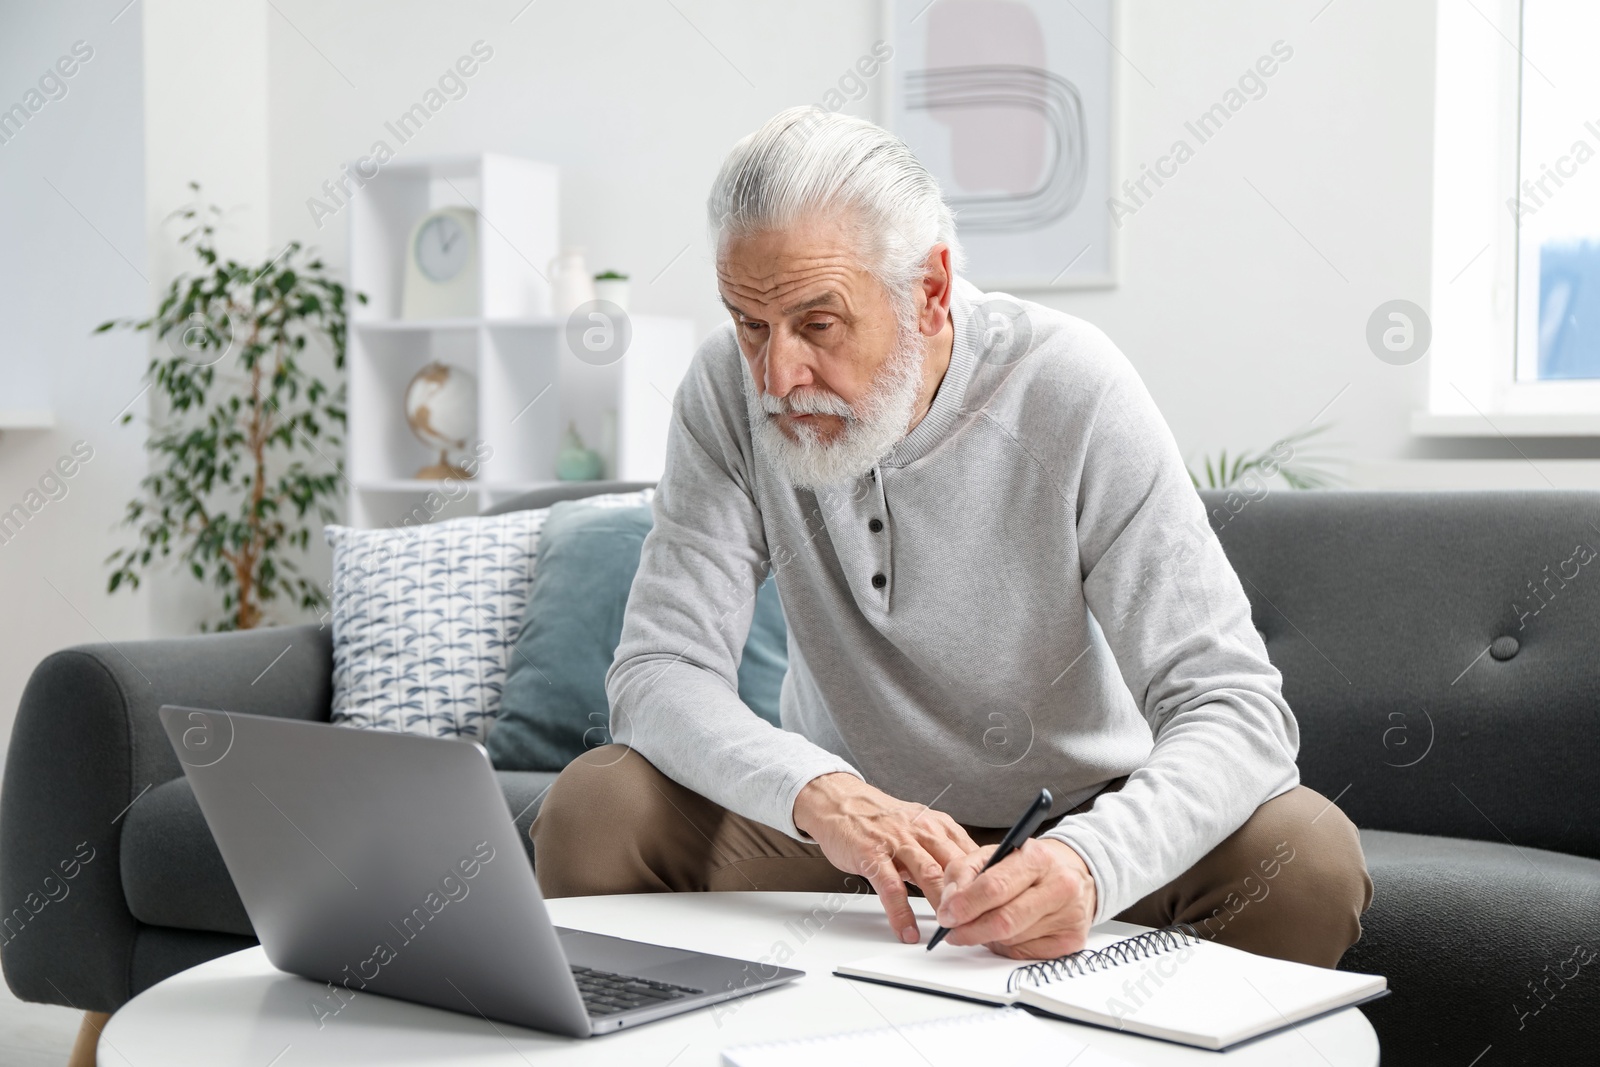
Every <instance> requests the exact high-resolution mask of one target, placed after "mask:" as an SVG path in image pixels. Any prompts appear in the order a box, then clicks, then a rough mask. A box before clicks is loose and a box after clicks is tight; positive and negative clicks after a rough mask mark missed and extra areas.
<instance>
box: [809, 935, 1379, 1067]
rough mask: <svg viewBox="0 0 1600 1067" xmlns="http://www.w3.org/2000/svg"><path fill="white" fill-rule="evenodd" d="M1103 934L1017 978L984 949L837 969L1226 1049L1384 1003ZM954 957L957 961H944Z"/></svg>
mask: <svg viewBox="0 0 1600 1067" xmlns="http://www.w3.org/2000/svg"><path fill="white" fill-rule="evenodd" d="M1194 935H1195V931H1194V930H1193V929H1192V928H1190V927H1175V926H1167V927H1162V928H1161V929H1159V930H1148V929H1145V928H1144V927H1139V926H1130V925H1128V924H1127V923H1119V922H1115V921H1113V922H1106V923H1102V924H1101V925H1099V926H1097V927H1095V928H1094V930H1092V931H1091V932H1090V935H1089V941H1088V944H1087V945H1085V946H1084V948H1083V950H1082V951H1080V952H1074V953H1073V954H1071V955H1070V956H1062V957H1061V958H1060V959H1055V960H1044V961H1042V962H1039V963H1033V964H1027V965H1023V966H1018V965H1017V963H1016V962H1015V961H1014V960H1008V959H1005V958H1003V957H1000V956H996V955H994V954H993V953H991V952H990V951H989V950H988V949H986V948H982V947H980V946H957V945H950V946H945V945H941V946H939V947H938V948H937V949H935V950H934V951H932V952H927V951H924V949H923V947H922V946H921V945H907V946H905V947H904V948H903V949H902V950H900V951H896V952H891V953H887V954H885V955H882V956H873V957H871V958H870V959H864V960H856V961H855V962H854V963H848V964H844V965H843V966H840V967H838V968H836V969H835V971H834V973H835V974H838V975H842V976H843V977H846V978H863V979H866V980H868V981H872V982H884V983H887V984H889V985H896V986H904V987H906V988H909V989H921V990H926V991H928V992H933V993H944V994H946V995H949V996H956V997H965V998H968V999H970V1000H981V1001H986V1002H988V1003H991V1004H1023V1005H1026V1006H1028V1007H1031V1008H1035V1009H1037V1010H1039V1011H1042V1012H1046V1013H1048V1014H1050V1015H1057V1016H1060V1017H1061V1018H1064V1019H1071V1020H1073V1021H1074V1022H1083V1023H1094V1024H1096V1025H1099V1026H1108V1027H1112V1028H1113V1029H1117V1030H1127V1031H1129V1032H1132V1033H1137V1034H1144V1035H1146V1036H1149V1037H1160V1038H1165V1039H1166V1040H1168V1041H1178V1042H1181V1043H1183V1044H1185V1045H1195V1046H1197V1047H1199V1048H1207V1049H1223V1048H1227V1047H1228V1046H1230V1045H1234V1044H1237V1043H1238V1042H1240V1041H1244V1040H1246V1039H1248V1038H1252V1037H1256V1036H1258V1035H1260V1034H1265V1033H1270V1032H1271V1031H1273V1030H1276V1029H1278V1028H1280V1027H1284V1026H1288V1025H1290V1024H1292V1023H1297V1022H1300V1021H1301V1020H1303V1019H1309V1018H1311V1017H1313V1016H1316V1015H1321V1014H1323V1013H1324V1012H1328V1011H1332V1010H1334V1009H1335V1008H1342V1007H1345V1006H1347V1005H1350V1004H1356V1003H1360V1002H1361V1001H1364V1000H1370V999H1372V998H1373V997H1376V996H1381V995H1382V994H1383V993H1384V992H1385V990H1386V986H1387V983H1386V982H1385V980H1384V979H1383V977H1382V976H1381V975H1375V974H1357V973H1354V972H1351V971H1333V970H1328V969H1326V968H1323V967H1308V966H1306V965H1305V964H1302V963H1287V962H1285V961H1283V960H1276V959H1271V958H1269V957H1267V956H1257V955H1254V954H1252V953H1249V952H1242V951H1240V950H1239V949H1235V948H1228V947H1227V946H1226V945H1219V944H1217V943H1216V942H1214V941H1204V940H1201V939H1199V938H1198V937H1196V936H1194ZM947 948H948V951H946V949H947Z"/></svg>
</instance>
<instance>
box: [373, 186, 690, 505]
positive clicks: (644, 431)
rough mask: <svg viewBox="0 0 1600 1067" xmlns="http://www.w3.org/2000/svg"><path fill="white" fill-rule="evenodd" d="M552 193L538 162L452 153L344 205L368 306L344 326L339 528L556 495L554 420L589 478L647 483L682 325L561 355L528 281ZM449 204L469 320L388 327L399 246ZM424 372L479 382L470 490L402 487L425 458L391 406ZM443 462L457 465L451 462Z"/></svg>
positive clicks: (550, 217) (683, 358)
mask: <svg viewBox="0 0 1600 1067" xmlns="http://www.w3.org/2000/svg"><path fill="white" fill-rule="evenodd" d="M556 188H557V180H556V168H554V167H553V166H550V165H548V164H544V163H534V162H531V161H526V160H518V159H512V158H510V157H506V156H497V155H492V154H484V155H475V156H451V157H444V158H439V159H432V160H427V159H423V160H408V161H406V162H405V163H403V164H401V163H391V164H389V165H387V166H385V167H384V168H383V170H382V172H381V173H380V174H379V175H378V176H377V177H376V178H374V179H372V180H371V181H369V182H368V183H367V185H366V187H365V188H363V189H362V190H360V192H359V193H358V194H357V196H356V198H355V200H354V201H353V202H352V204H351V210H350V277H351V284H352V287H353V288H355V289H358V290H360V291H362V292H365V293H366V294H367V295H368V298H369V302H368V303H367V304H365V305H355V306H354V308H353V309H352V317H351V331H350V353H349V356H350V358H349V373H350V425H349V434H348V439H349V453H348V454H349V472H350V480H351V487H352V488H351V493H350V516H349V521H350V522H351V523H352V524H354V525H356V526H362V527H371V526H378V525H396V524H403V523H416V522H425V521H436V520H438V519H445V518H454V517H456V516H458V515H471V514H476V513H477V512H478V511H480V510H482V509H483V508H485V507H488V506H490V505H492V504H495V503H499V502H502V501H504V500H506V499H508V498H510V497H513V496H516V495H518V494H521V493H525V492H528V491H530V490H533V489H537V488H543V487H548V486H553V485H559V484H562V483H561V482H559V481H558V480H557V479H556V459H557V454H558V452H559V449H560V446H561V441H562V438H563V436H564V434H565V432H566V428H567V426H568V424H569V423H571V424H574V425H576V427H577V430H578V433H579V435H580V436H581V437H582V439H583V442H584V444H585V445H587V446H588V447H590V448H593V449H595V450H596V451H598V452H600V454H601V456H602V457H603V458H604V460H605V469H604V471H603V473H602V477H604V478H620V479H627V480H638V481H649V480H655V479H659V478H660V477H661V474H662V471H663V466H664V462H665V455H664V452H665V445H666V439H667V429H668V426H669V425H670V423H671V418H672V403H671V398H672V395H673V393H674V392H675V391H676V390H677V387H678V383H679V382H680V381H682V379H683V376H684V374H685V372H686V371H687V370H688V366H689V362H690V360H691V359H692V357H693V354H694V327H693V323H692V321H691V320H689V319H687V318H677V317H671V316H663V315H633V316H630V323H631V328H632V341H631V343H630V346H629V349H628V351H627V352H626V354H625V355H624V356H623V357H622V358H621V359H619V360H617V361H616V362H615V363H612V364H610V365H608V366H603V367H596V366H592V365H590V364H587V363H584V362H583V361H581V360H579V359H578V358H577V357H576V356H574V355H573V354H572V353H571V351H570V350H569V348H568V345H567V338H566V327H567V319H566V317H564V316H553V315H550V314H549V313H548V312H549V288H548V285H547V283H546V282H545V280H544V278H543V275H542V273H541V270H542V267H543V265H544V264H546V263H548V262H549V260H550V259H551V258H552V257H554V255H555V253H556V251H557V248H558V241H557V232H556ZM448 205H463V206H468V207H472V208H474V209H476V210H477V211H478V213H479V217H480V222H481V224H480V227H479V236H480V242H479V248H480V255H481V256H482V259H481V262H480V268H481V269H480V275H479V276H480V278H481V280H482V281H481V290H480V309H479V310H480V314H479V315H478V316H474V317H468V318H460V319H430V320H403V319H400V318H398V316H399V313H400V307H401V285H402V279H403V277H404V273H405V272H404V265H405V255H406V247H405V243H406V239H407V237H408V236H409V234H410V232H411V228H412V227H413V226H414V225H415V223H416V221H417V219H418V218H420V217H421V216H422V215H423V214H424V213H425V212H427V211H430V210H432V209H434V208H438V207H443V206H448ZM535 264H538V265H539V266H537V267H536V266H535ZM435 360H437V361H439V362H441V363H448V364H454V365H456V366H460V367H463V368H465V369H466V370H468V371H470V372H472V373H473V374H474V375H475V376H476V377H477V379H478V412H477V415H478V425H477V432H476V439H475V441H474V442H473V444H482V445H487V446H488V449H489V454H488V457H487V458H486V459H485V460H484V461H483V463H482V466H481V468H480V469H479V470H478V472H477V475H478V476H477V477H476V478H474V479H473V480H471V481H470V482H466V483H461V482H435V481H429V480H421V479H418V478H417V477H416V473H417V471H418V470H420V469H422V468H423V467H425V466H427V465H428V464H431V463H434V462H436V461H437V460H438V458H439V457H438V453H437V452H431V451H430V450H429V449H427V448H426V447H425V446H424V445H423V444H422V442H420V441H418V440H417V439H416V437H415V435H413V434H412V433H411V429H410V427H409V426H408V425H407V423H406V419H405V413H404V404H403V396H404V392H405V388H406V385H407V383H408V382H410V380H411V378H412V377H413V376H414V375H415V374H416V373H417V371H419V370H421V369H422V367H423V366H425V365H426V364H428V363H429V362H432V361H435ZM469 451H470V446H469ZM451 458H452V459H454V460H456V461H458V462H459V461H460V459H461V458H462V454H461V453H452V454H451ZM441 501H443V502H444V503H443V504H441Z"/></svg>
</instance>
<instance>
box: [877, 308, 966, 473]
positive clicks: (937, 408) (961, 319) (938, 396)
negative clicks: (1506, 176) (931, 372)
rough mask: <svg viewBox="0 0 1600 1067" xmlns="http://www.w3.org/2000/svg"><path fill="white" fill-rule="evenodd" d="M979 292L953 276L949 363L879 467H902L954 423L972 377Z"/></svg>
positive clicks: (942, 436)
mask: <svg viewBox="0 0 1600 1067" xmlns="http://www.w3.org/2000/svg"><path fill="white" fill-rule="evenodd" d="M979 295H981V294H980V293H979V291H978V289H977V287H976V286H974V285H973V284H972V283H971V282H969V281H967V280H966V279H965V278H957V279H956V284H955V289H954V291H953V292H952V293H951V297H950V322H951V325H952V327H953V328H954V331H955V339H954V342H953V343H952V345H951V348H950V366H949V367H948V368H946V370H945V372H944V379H943V380H942V381H941V382H940V383H939V389H938V392H936V393H934V396H933V404H932V405H931V406H930V407H929V408H928V413H927V414H926V415H924V416H923V417H922V421H921V422H919V423H917V426H916V429H914V430H912V431H911V432H910V433H908V434H906V436H904V437H902V438H901V439H900V440H899V441H898V442H896V443H895V446H894V447H893V448H891V449H890V450H889V452H888V454H887V455H885V456H884V457H883V459H882V460H881V461H880V463H879V466H883V467H904V466H906V465H908V464H910V463H912V462H914V461H916V460H918V459H921V458H922V457H923V456H925V455H927V454H928V453H929V452H931V451H933V449H934V447H935V446H936V445H938V443H939V442H940V441H941V440H943V439H944V436H945V434H946V433H947V432H949V430H950V427H951V426H953V425H955V421H956V419H957V418H958V417H959V416H960V415H961V409H962V406H963V404H964V403H965V401H966V397H967V383H968V382H970V381H971V380H972V368H973V364H974V362H975V360H976V352H977V345H976V343H975V341H974V340H973V336H972V325H973V318H972V309H973V306H974V303H975V298H976V297H977V296H979Z"/></svg>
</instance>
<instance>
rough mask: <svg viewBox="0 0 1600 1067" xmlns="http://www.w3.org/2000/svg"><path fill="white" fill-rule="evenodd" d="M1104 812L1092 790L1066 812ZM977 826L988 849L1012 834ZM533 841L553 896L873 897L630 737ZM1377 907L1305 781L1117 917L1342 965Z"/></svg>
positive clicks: (592, 765)
mask: <svg viewBox="0 0 1600 1067" xmlns="http://www.w3.org/2000/svg"><path fill="white" fill-rule="evenodd" d="M1123 781H1124V779H1117V780H1116V781H1113V782H1112V783H1111V784H1110V785H1109V786H1107V788H1106V789H1105V790H1102V793H1104V792H1111V791H1114V790H1116V789H1119V788H1121V786H1122V783H1123ZM1093 806H1094V798H1090V799H1089V800H1088V801H1085V802H1084V803H1083V804H1080V805H1079V806H1078V807H1077V808H1074V809H1073V811H1072V812H1069V813H1067V814H1074V813H1077V812H1082V811H1087V810H1089V809H1090V808H1092V807H1093ZM1063 817H1064V816H1063ZM1050 825H1051V823H1046V827H1048V826H1050ZM966 829H967V832H968V833H970V834H971V835H972V838H973V840H975V841H977V842H978V843H979V844H980V845H985V844H993V843H995V842H997V841H999V840H1000V838H1001V837H1002V836H1004V834H1005V829H1006V828H1005V827H999V828H994V827H973V826H969V827H967V828H966ZM532 836H533V844H534V861H535V869H536V871H537V873H538V877H539V886H540V888H541V890H543V892H544V894H545V896H547V897H567V896H588V895H595V894H605V893H649V892H707V891H713V892H715V891H730V890H789V891H796V892H846V893H862V892H871V891H872V887H871V886H870V885H869V884H868V882H867V880H866V879H865V878H862V877H860V876H858V875H852V874H845V873H844V872H843V871H840V870H838V869H837V868H835V867H834V866H833V865H832V864H831V863H829V862H828V860H827V858H826V857H825V856H823V854H822V850H821V849H820V848H818V847H817V846H816V845H811V844H806V843H805V842H802V841H797V840H795V839H794V838H792V837H790V836H788V835H787V834H785V833H783V832H781V831H779V830H775V829H773V828H772V827H770V826H766V825H764V824H762V823H758V822H754V821H752V820H750V819H746V818H744V817H743V816H741V815H736V814H734V813H733V812H730V811H728V810H727V809H726V808H723V807H721V806H720V805H717V804H714V803H712V802H711V801H709V800H707V799H706V798H705V797H702V796H700V795H699V794H697V793H694V792H691V791H690V790H688V789H686V788H684V787H683V786H681V785H679V784H678V783H677V782H675V781H673V780H672V779H670V778H668V777H667V776H666V775H664V774H662V773H661V772H660V771H659V770H657V769H656V768H655V767H654V766H653V765H652V764H651V763H650V762H649V761H648V760H646V759H645V758H644V757H643V756H641V755H639V754H638V753H637V752H634V751H633V750H631V749H629V748H627V747H626V746H623V745H606V746H605V747H603V748H596V749H591V750H589V751H588V752H585V753H584V754H583V755H582V756H580V757H579V758H578V759H576V760H574V761H573V762H572V763H571V764H569V765H568V766H567V768H566V770H564V771H562V772H561V775H560V777H559V778H557V779H556V782H555V784H554V785H553V786H551V788H550V793H549V795H548V796H546V797H545V801H544V806H543V807H542V808H540V810H539V817H538V819H536V820H535V821H534V824H533V829H532ZM1371 902H1372V880H1371V878H1369V877H1368V876H1367V867H1366V860H1365V858H1364V857H1363V856H1362V853H1361V841H1360V839H1359V837H1358V836H1357V834H1356V828H1355V826H1354V825H1352V824H1351V822H1350V820H1349V819H1347V818H1346V817H1345V815H1344V813H1343V812H1341V811H1340V810H1339V809H1338V808H1336V807H1334V806H1333V804H1332V802H1330V801H1329V800H1327V799H1326V798H1324V797H1323V796H1322V795H1321V794H1320V793H1317V792H1315V791H1313V790H1311V789H1307V788H1306V787H1304V786H1297V787H1296V788H1294V789H1291V790H1290V791H1289V792H1287V793H1284V794H1283V795H1282V796H1278V797H1274V798H1273V799H1272V800H1269V801H1267V802H1266V803H1265V804H1263V805H1261V806H1260V807H1259V808H1257V809H1256V812H1255V814H1254V815H1252V816H1251V817H1250V819H1249V820H1248V821H1247V822H1246V823H1245V824H1244V825H1243V826H1241V827H1240V828H1239V829H1238V830H1235V831H1234V832H1233V833H1232V834H1231V835H1229V836H1228V837H1227V838H1226V839H1225V840H1224V841H1223V842H1222V843H1221V844H1219V845H1217V847H1216V848H1214V849H1212V850H1211V851H1210V852H1208V853H1206V855H1205V856H1204V857H1202V858H1201V859H1200V861H1199V862H1198V863H1196V864H1195V865H1194V866H1193V867H1191V868H1189V869H1188V870H1187V871H1185V872H1183V873H1182V874H1180V875H1179V876H1178V877H1177V878H1174V879H1173V880H1172V881H1171V882H1169V883H1167V884H1166V885H1164V886H1162V887H1161V888H1160V889H1157V890H1156V891H1155V892H1153V893H1151V894H1150V895H1149V896H1147V897H1145V898H1144V899H1142V900H1140V901H1138V902H1137V903H1135V904H1134V905H1133V906H1132V907H1129V908H1128V909H1127V910H1125V911H1123V912H1122V913H1120V914H1119V915H1117V916H1116V918H1118V919H1121V920H1122V921H1124V922H1130V923H1138V924H1140V925H1142V926H1165V925H1168V924H1169V923H1177V922H1184V923H1189V924H1191V925H1192V926H1194V927H1195V929H1196V930H1197V931H1198V932H1199V933H1200V935H1201V936H1202V937H1207V938H1212V939H1214V940H1216V941H1218V942H1219V943H1221V944H1225V945H1232V946H1233V947H1235V948H1240V949H1244V950H1246V951H1248V952H1255V953H1258V954H1260V955H1264V956H1275V957H1278V958H1280V959H1286V960H1295V961H1297V962H1300V963H1310V964H1315V965H1318V966H1322V967H1332V966H1334V965H1335V964H1337V963H1338V962H1339V957H1340V956H1342V955H1343V954H1344V952H1345V950H1346V949H1347V948H1349V947H1350V946H1351V945H1353V944H1355V942H1356V940H1357V939H1358V938H1359V937H1360V936H1361V913H1362V912H1364V911H1366V909H1367V906H1368V905H1369V904H1370V903H1371Z"/></svg>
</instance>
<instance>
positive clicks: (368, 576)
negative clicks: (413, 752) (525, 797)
mask: <svg viewBox="0 0 1600 1067" xmlns="http://www.w3.org/2000/svg"><path fill="white" fill-rule="evenodd" d="M654 494H655V491H654V490H653V489H644V490H641V491H639V492H634V493H610V494H605V495H602V496H596V497H591V498H589V499H590V500H591V501H592V502H593V503H595V504H596V505H599V506H601V507H637V506H638V505H640V504H645V503H648V502H649V501H650V499H651V498H652V497H653V496H654ZM548 514H549V509H548V508H541V509H539V510H536V511H514V512H510V513H508V514H505V515H485V516H478V517H475V518H468V519H450V520H447V521H445V522H436V523H429V524H427V525H421V526H405V527H397V528H394V529H377V530H358V529H354V528H352V527H348V526H329V527H328V528H327V538H328V544H329V545H330V546H332V548H333V596H332V600H333V604H332V616H333V714H332V716H331V719H332V721H333V722H335V723H337V724H340V725H343V726H357V727H368V728H371V729H378V730H394V731H398V732H401V733H413V734H425V735H427V736H430V737H460V738H466V739H469V740H473V741H482V740H483V739H484V738H485V736H486V735H487V734H488V731H489V727H490V725H491V724H492V723H493V722H494V719H495V716H496V715H497V714H498V713H499V711H500V693H501V690H502V689H503V687H504V685H505V677H506V663H507V660H508V658H509V656H510V655H511V650H512V647H513V646H514V645H515V644H516V639H517V629H518V628H519V627H520V626H521V624H522V616H523V613H524V609H525V608H526V606H527V602H528V590H529V588H530V586H531V585H532V583H533V569H534V562H535V557H536V550H537V548H538V544H539V531H540V530H541V529H542V528H543V526H544V521H545V518H546V516H547V515H548Z"/></svg>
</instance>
